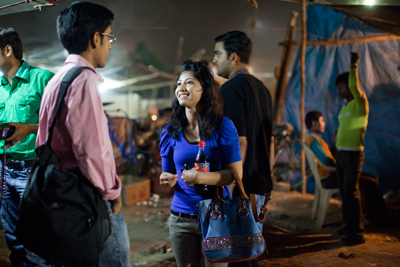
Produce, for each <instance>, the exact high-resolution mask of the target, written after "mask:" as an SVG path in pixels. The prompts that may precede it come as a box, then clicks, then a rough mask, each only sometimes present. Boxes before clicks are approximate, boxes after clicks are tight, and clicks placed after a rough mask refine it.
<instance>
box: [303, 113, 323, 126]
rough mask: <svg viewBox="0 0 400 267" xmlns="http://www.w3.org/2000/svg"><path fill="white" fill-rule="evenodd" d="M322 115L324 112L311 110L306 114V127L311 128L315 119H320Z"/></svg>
mask: <svg viewBox="0 0 400 267" xmlns="http://www.w3.org/2000/svg"><path fill="white" fill-rule="evenodd" d="M321 117H322V113H321V112H319V111H316V110H313V111H310V112H308V113H307V115H306V127H307V129H310V128H311V127H312V123H313V121H317V122H318V120H319V118H321Z"/></svg>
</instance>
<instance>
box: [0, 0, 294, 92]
mask: <svg viewBox="0 0 400 267" xmlns="http://www.w3.org/2000/svg"><path fill="white" fill-rule="evenodd" d="M72 2H74V1H70V0H60V3H59V4H58V6H56V7H49V8H43V9H42V11H40V12H39V11H31V12H23V13H16V14H10V15H4V16H0V27H13V28H14V29H15V30H16V31H17V32H18V33H19V34H20V36H21V39H22V42H23V45H24V49H25V50H27V51H30V50H31V51H32V50H35V49H36V51H37V48H39V47H43V49H46V48H48V47H49V46H56V47H57V46H58V47H59V49H60V51H61V50H62V46H61V44H60V42H59V41H58V38H57V33H56V19H57V15H58V14H59V12H60V11H61V10H62V9H64V8H65V7H66V6H68V5H69V4H71V3H72ZM93 2H96V3H98V4H101V5H104V6H106V7H107V8H109V9H110V10H111V11H112V12H113V13H114V14H115V20H114V22H113V24H112V26H111V28H112V31H113V33H114V34H117V36H118V40H117V42H116V43H114V44H113V50H112V52H111V54H110V58H109V62H108V63H109V64H108V66H107V67H106V68H110V67H111V66H116V65H118V63H119V62H118V61H119V60H120V59H121V58H123V57H124V55H126V54H127V53H128V52H129V51H132V50H134V49H135V47H136V43H137V42H140V41H146V42H148V44H149V47H150V49H151V50H152V51H153V52H154V53H155V54H156V55H158V56H159V58H160V59H161V60H162V61H163V62H164V63H165V64H166V65H167V66H171V67H172V66H173V65H174V64H175V61H176V55H177V47H178V42H179V37H180V36H184V38H185V39H184V44H183V50H182V57H181V60H180V61H181V62H183V61H184V60H185V59H187V58H189V57H191V56H192V55H193V54H194V53H195V52H196V51H198V50H199V49H201V48H205V50H206V54H205V56H207V57H208V58H210V59H211V58H212V56H213V50H214V38H215V37H216V36H218V35H220V34H223V33H225V32H227V31H230V30H242V31H245V32H246V33H247V34H248V35H249V36H250V38H251V39H252V40H253V44H254V50H253V56H252V60H251V62H250V64H251V65H252V67H253V68H254V73H256V74H257V73H272V72H274V69H275V67H277V66H279V65H280V61H281V53H282V48H281V47H280V46H278V44H279V43H280V42H282V41H283V40H284V37H285V28H286V27H287V25H288V22H289V19H290V15H291V11H292V10H295V11H298V12H300V8H301V5H300V4H298V3H290V2H280V1H275V0H259V1H258V4H259V8H258V9H257V10H256V9H255V8H254V7H253V6H252V5H251V4H248V3H244V2H243V1H241V0H217V1H210V0H195V1H193V0H192V1H183V0H98V1H93ZM254 18H256V26H255V29H251V21H252V19H254ZM297 27H298V28H301V14H299V17H298V20H297ZM300 38H301V36H300V31H297V33H296V39H298V40H299V39H300ZM296 53H297V49H296V51H295V52H294V55H293V56H292V57H295V55H296ZM28 60H29V58H28ZM171 69H172V68H171ZM264 81H265V82H266V83H267V84H269V85H270V86H272V87H273V86H275V80H274V79H268V80H264Z"/></svg>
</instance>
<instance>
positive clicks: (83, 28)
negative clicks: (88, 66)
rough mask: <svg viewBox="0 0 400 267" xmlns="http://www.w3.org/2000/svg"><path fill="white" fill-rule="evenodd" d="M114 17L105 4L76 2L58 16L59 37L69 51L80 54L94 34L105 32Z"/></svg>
mask: <svg viewBox="0 0 400 267" xmlns="http://www.w3.org/2000/svg"><path fill="white" fill-rule="evenodd" d="M113 19H114V14H113V13H112V12H111V11H110V10H108V9H107V8H106V7H104V6H101V5H98V4H95V3H90V2H81V1H78V2H74V3H72V4H71V5H69V6H68V7H67V8H66V9H64V10H63V11H62V12H61V13H60V15H59V16H58V18H57V33H58V38H59V39H60V41H61V43H62V44H63V46H64V48H65V49H67V51H68V53H70V54H80V53H82V52H83V51H85V50H86V49H87V48H88V45H89V40H90V38H91V37H92V36H93V34H95V33H96V32H99V33H104V31H105V30H106V29H107V28H108V26H110V25H111V22H112V20H113ZM107 40H108V39H107ZM102 41H103V39H102Z"/></svg>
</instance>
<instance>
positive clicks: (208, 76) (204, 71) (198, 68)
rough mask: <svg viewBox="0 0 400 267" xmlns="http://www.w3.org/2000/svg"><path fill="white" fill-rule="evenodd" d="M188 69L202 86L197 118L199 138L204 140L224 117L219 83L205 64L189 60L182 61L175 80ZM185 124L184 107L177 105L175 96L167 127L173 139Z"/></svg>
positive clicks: (186, 121)
mask: <svg viewBox="0 0 400 267" xmlns="http://www.w3.org/2000/svg"><path fill="white" fill-rule="evenodd" d="M188 71H190V72H191V73H192V74H193V77H194V78H195V79H196V80H198V81H199V82H200V84H201V87H202V88H203V94H202V95H201V99H200V102H199V103H200V104H201V109H200V112H199V114H198V115H199V116H198V118H199V131H200V139H201V140H204V139H206V138H207V137H210V135H211V133H212V131H214V130H217V129H219V128H220V127H221V123H222V118H223V117H224V112H223V107H222V98H221V96H220V91H219V85H218V84H217V82H216V81H215V79H214V76H213V75H212V73H211V71H210V68H209V67H208V66H207V65H205V64H203V63H201V62H193V61H191V60H186V61H185V62H183V64H182V69H181V71H180V72H179V74H178V76H177V80H178V79H179V77H180V76H181V74H182V73H184V72H188ZM187 125H188V120H187V118H186V113H185V107H183V106H181V105H179V102H178V99H176V98H175V100H174V101H173V103H172V117H171V122H170V127H169V128H168V134H169V135H170V136H172V137H173V138H174V139H177V138H178V134H179V132H181V131H182V130H183V129H184V128H185V127H186V126H187Z"/></svg>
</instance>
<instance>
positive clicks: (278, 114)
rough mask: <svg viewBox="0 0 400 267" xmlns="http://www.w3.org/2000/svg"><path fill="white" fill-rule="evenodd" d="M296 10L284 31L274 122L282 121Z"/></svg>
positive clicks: (279, 122)
mask: <svg viewBox="0 0 400 267" xmlns="http://www.w3.org/2000/svg"><path fill="white" fill-rule="evenodd" d="M298 15H299V13H298V12H296V11H292V16H291V18H290V22H289V28H288V30H287V32H286V38H285V45H284V47H283V53H282V63H281V67H280V68H279V70H278V75H277V76H278V77H277V78H278V84H277V86H276V91H275V103H274V124H281V121H282V104H283V100H284V98H285V91H286V82H287V77H286V76H287V72H288V68H289V63H290V56H291V54H292V50H293V45H292V41H293V38H294V27H295V26H296V20H297V16H298Z"/></svg>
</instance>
